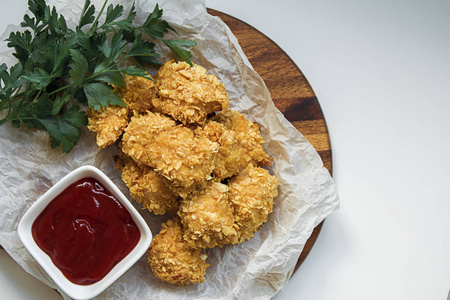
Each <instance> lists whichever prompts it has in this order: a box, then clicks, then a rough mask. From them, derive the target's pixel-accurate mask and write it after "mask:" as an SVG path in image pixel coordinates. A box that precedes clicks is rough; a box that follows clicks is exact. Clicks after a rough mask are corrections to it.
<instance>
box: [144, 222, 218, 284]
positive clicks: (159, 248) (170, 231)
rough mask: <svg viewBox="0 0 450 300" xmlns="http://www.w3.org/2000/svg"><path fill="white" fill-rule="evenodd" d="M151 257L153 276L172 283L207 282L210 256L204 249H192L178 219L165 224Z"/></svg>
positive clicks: (149, 258)
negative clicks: (206, 274)
mask: <svg viewBox="0 0 450 300" xmlns="http://www.w3.org/2000/svg"><path fill="white" fill-rule="evenodd" d="M147 254H148V264H149V265H150V268H151V270H152V272H153V274H154V275H155V276H156V277H158V278H159V279H161V280H164V281H166V282H169V283H176V284H189V283H197V282H203V281H204V278H205V273H206V268H207V267H208V266H209V265H208V264H207V263H206V262H205V260H206V258H207V257H208V256H207V254H205V253H202V249H201V248H191V247H189V246H188V245H187V244H186V241H185V240H184V239H183V229H182V226H181V222H180V220H179V219H178V218H174V219H171V220H169V221H167V222H166V223H164V224H162V227H161V231H160V232H159V233H158V234H157V235H156V236H155V237H154V238H153V241H152V243H151V245H150V248H149V250H148V251H147Z"/></svg>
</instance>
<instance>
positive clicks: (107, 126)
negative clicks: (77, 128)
mask: <svg viewBox="0 0 450 300" xmlns="http://www.w3.org/2000/svg"><path fill="white" fill-rule="evenodd" d="M124 80H125V84H126V85H125V86H124V87H121V88H118V87H115V88H114V89H115V91H116V92H117V95H118V96H119V97H120V98H121V99H122V101H123V102H124V103H125V104H126V107H123V106H119V105H110V106H108V107H102V108H101V109H100V110H99V111H95V110H93V109H91V108H88V109H87V111H86V112H87V115H88V121H89V126H88V129H89V130H91V131H93V132H94V133H96V138H97V145H98V146H99V148H105V147H108V146H110V145H111V144H113V143H114V142H115V141H116V140H117V139H118V138H119V137H120V136H121V134H122V133H123V131H124V129H125V128H126V127H127V124H128V121H129V119H130V116H131V115H132V114H133V112H137V113H144V112H146V111H147V110H150V109H151V108H152V107H153V104H152V99H153V98H154V97H156V93H157V89H156V87H155V83H154V82H153V81H152V80H150V79H146V78H142V77H135V76H129V75H126V76H125V77H124Z"/></svg>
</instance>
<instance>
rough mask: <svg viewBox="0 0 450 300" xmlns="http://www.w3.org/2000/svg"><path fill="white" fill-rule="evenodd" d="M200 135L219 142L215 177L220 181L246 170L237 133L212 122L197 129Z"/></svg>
mask: <svg viewBox="0 0 450 300" xmlns="http://www.w3.org/2000/svg"><path fill="white" fill-rule="evenodd" d="M196 133H197V134H198V135H203V136H205V137H207V138H208V139H209V140H210V141H211V142H217V143H218V144H219V149H218V151H217V154H216V156H215V158H214V170H213V175H214V176H215V177H217V178H220V179H225V178H229V177H231V176H233V175H235V174H237V173H239V171H240V169H243V168H245V166H243V164H244V163H245V160H244V159H242V157H241V156H242V154H241V147H239V144H238V142H237V139H236V133H235V132H234V131H233V130H230V129H228V128H226V127H225V126H224V125H223V124H220V123H217V122H214V121H210V122H208V123H206V124H205V126H203V127H199V128H197V129H196Z"/></svg>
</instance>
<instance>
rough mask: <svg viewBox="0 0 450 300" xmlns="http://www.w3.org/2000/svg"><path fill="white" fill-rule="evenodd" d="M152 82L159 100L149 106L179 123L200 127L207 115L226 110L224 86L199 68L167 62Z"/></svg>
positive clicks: (226, 100) (197, 66) (181, 63)
mask: <svg viewBox="0 0 450 300" xmlns="http://www.w3.org/2000/svg"><path fill="white" fill-rule="evenodd" d="M155 81H156V84H157V87H158V92H159V96H160V98H159V99H154V101H153V105H154V106H155V107H156V108H157V109H161V110H162V112H163V113H165V114H168V115H171V116H172V117H173V118H174V119H175V120H178V121H180V122H182V123H183V124H189V123H199V124H203V123H204V122H205V120H206V117H207V115H208V114H210V113H213V112H215V111H222V112H225V111H226V110H227V109H228V106H229V101H228V94H227V92H226V91H225V87H224V86H223V84H222V83H220V81H219V80H218V79H217V77H216V76H214V75H206V69H205V68H203V67H201V66H199V65H195V64H194V65H193V66H192V67H191V66H189V64H187V63H186V62H184V61H182V62H175V61H173V60H172V61H168V62H166V63H165V64H164V65H163V66H162V67H161V68H160V69H159V70H158V74H157V75H156V77H155Z"/></svg>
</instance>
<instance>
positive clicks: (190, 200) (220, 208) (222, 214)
mask: <svg viewBox="0 0 450 300" xmlns="http://www.w3.org/2000/svg"><path fill="white" fill-rule="evenodd" d="M178 215H179V216H180V218H181V223H182V224H183V228H184V239H185V240H186V241H187V242H188V244H189V245H190V246H192V247H200V248H214V247H215V246H220V247H222V246H223V245H225V244H229V243H231V242H233V241H236V240H237V231H236V229H237V228H238V227H237V225H235V224H234V216H233V208H232V207H231V205H230V202H229V201H228V187H227V186H226V185H224V184H222V183H219V182H214V181H210V182H209V184H208V186H207V187H206V188H204V189H200V190H198V191H195V192H193V193H192V194H191V195H189V196H188V197H187V198H186V199H183V200H182V202H181V205H180V209H179V210H178Z"/></svg>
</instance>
